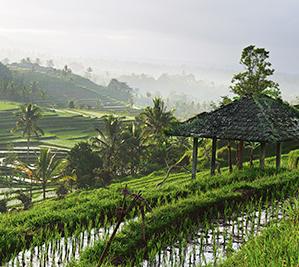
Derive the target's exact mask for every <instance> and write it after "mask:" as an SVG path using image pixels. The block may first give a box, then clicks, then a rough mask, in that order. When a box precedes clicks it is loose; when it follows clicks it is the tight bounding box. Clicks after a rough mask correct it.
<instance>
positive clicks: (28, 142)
mask: <svg viewBox="0 0 299 267" xmlns="http://www.w3.org/2000/svg"><path fill="white" fill-rule="evenodd" d="M29 145H30V136H29V135H28V136H27V163H28V164H29V163H30V160H29V156H30V155H29ZM30 198H31V199H32V176H31V177H30Z"/></svg>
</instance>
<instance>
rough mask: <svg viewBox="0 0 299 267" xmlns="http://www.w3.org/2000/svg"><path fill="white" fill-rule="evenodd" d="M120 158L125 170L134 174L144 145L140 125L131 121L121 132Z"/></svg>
mask: <svg viewBox="0 0 299 267" xmlns="http://www.w3.org/2000/svg"><path fill="white" fill-rule="evenodd" d="M121 139H122V141H121V145H120V160H121V162H122V163H123V164H122V165H123V167H124V169H125V171H127V170H129V171H130V174H131V175H134V174H136V172H137V171H138V168H139V166H140V161H141V158H142V155H143V152H144V150H145V149H146V145H145V144H144V139H143V135H142V130H141V127H140V125H138V124H136V123H135V122H133V123H132V124H129V125H127V126H126V127H125V129H124V130H123V131H122V134H121Z"/></svg>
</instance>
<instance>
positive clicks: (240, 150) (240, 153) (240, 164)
mask: <svg viewBox="0 0 299 267" xmlns="http://www.w3.org/2000/svg"><path fill="white" fill-rule="evenodd" d="M243 148H244V141H243V140H241V141H239V143H238V169H239V170H242V169H243Z"/></svg>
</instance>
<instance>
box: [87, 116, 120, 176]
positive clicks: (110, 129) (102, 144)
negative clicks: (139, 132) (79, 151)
mask: <svg viewBox="0 0 299 267" xmlns="http://www.w3.org/2000/svg"><path fill="white" fill-rule="evenodd" d="M103 122H104V126H103V129H98V128H97V129H96V130H97V132H98V136H97V137H93V138H92V139H91V141H92V144H93V146H94V147H95V148H96V149H97V150H98V151H99V152H100V153H101V155H102V157H103V166H104V169H105V170H106V171H107V173H108V174H109V175H111V174H114V173H115V171H116V165H117V164H118V152H119V148H120V144H121V133H122V125H123V122H122V118H120V117H115V116H113V115H106V116H104V117H103Z"/></svg>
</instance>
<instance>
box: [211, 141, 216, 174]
mask: <svg viewBox="0 0 299 267" xmlns="http://www.w3.org/2000/svg"><path fill="white" fill-rule="evenodd" d="M216 149H217V138H216V137H213V139H212V158H211V176H214V175H215V170H216Z"/></svg>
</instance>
